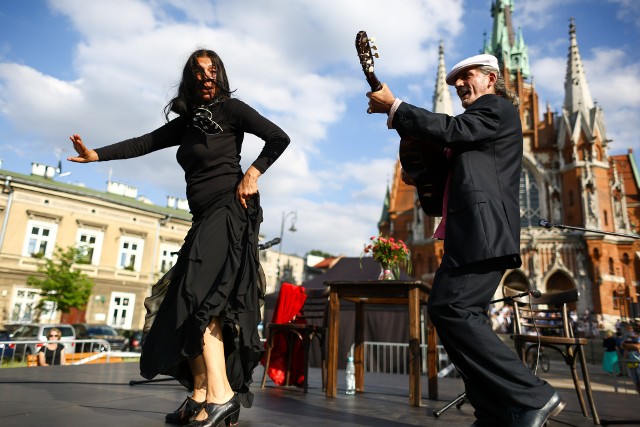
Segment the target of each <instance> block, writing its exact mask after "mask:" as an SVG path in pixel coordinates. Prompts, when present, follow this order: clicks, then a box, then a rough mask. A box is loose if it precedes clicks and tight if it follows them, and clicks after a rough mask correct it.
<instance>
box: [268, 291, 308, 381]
mask: <svg viewBox="0 0 640 427" xmlns="http://www.w3.org/2000/svg"><path fill="white" fill-rule="evenodd" d="M306 299H307V294H306V293H305V289H304V288H303V287H302V286H296V285H292V284H290V283H283V284H282V286H281V287H280V293H279V294H278V300H277V301H276V306H275V308H274V311H273V318H272V319H271V323H306V321H305V320H304V319H299V318H298V315H299V314H300V311H301V310H302V306H303V305H304V302H305V300H306ZM265 346H266V343H265ZM291 351H292V356H291V375H290V378H289V383H290V384H291V385H298V386H300V385H302V384H303V383H304V366H303V364H304V360H303V349H302V343H301V341H300V340H298V339H297V338H296V339H295V341H294V346H293V349H291ZM262 364H263V365H264V364H265V357H263V358H262ZM267 374H268V375H269V377H270V378H271V379H272V380H273V382H274V383H276V384H278V385H283V384H284V382H285V381H286V378H287V334H278V335H276V336H275V338H274V343H273V349H272V350H271V360H270V361H269V369H268V370H267Z"/></svg>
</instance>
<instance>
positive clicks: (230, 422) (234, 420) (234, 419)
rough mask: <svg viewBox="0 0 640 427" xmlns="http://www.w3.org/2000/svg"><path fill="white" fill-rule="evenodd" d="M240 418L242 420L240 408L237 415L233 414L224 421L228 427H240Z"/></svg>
mask: <svg viewBox="0 0 640 427" xmlns="http://www.w3.org/2000/svg"><path fill="white" fill-rule="evenodd" d="M238 418H240V408H238V412H236V413H235V414H231V415H229V416H228V417H227V418H225V419H224V425H225V426H227V427H229V426H237V425H238Z"/></svg>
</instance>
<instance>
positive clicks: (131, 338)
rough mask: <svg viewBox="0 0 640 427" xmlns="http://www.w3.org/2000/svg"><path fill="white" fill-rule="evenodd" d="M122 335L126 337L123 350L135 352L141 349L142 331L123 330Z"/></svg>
mask: <svg viewBox="0 0 640 427" xmlns="http://www.w3.org/2000/svg"><path fill="white" fill-rule="evenodd" d="M122 335H124V336H125V337H127V343H126V344H125V346H124V350H125V351H134V352H136V353H140V352H141V351H142V331H123V332H122Z"/></svg>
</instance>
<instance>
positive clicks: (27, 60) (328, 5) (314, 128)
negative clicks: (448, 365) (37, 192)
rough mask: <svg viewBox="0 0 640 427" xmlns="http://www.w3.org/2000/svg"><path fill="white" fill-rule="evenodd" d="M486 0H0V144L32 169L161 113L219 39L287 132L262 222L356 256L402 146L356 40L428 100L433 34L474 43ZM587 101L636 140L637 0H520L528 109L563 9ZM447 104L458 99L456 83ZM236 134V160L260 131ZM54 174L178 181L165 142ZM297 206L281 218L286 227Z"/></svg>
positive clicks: (483, 26)
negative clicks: (160, 147) (370, 42)
mask: <svg viewBox="0 0 640 427" xmlns="http://www.w3.org/2000/svg"><path fill="white" fill-rule="evenodd" d="M490 5H491V1H490V0H466V1H463V0H449V1H446V2H443V1H442V0H423V1H418V0H403V1H394V2H392V1H383V0H324V1H317V0H315V1H308V0H298V1H295V2H294V1H288V0H241V1H230V0H227V1H213V0H212V1H204V0H202V1H197V0H190V1H185V0H94V1H91V2H87V1H84V0H48V1H47V0H0V159H3V164H2V169H5V170H9V171H15V172H20V173H26V174H28V173H29V172H30V168H31V162H38V163H45V164H49V165H56V164H57V162H58V158H62V159H64V158H66V157H67V156H68V155H70V154H71V153H72V147H71V143H70V142H69V139H68V136H69V135H70V134H72V133H79V134H80V135H82V137H83V138H84V140H85V142H86V143H87V144H88V145H89V146H91V147H98V146H102V145H106V144H109V143H112V142H117V141H119V140H122V139H125V138H128V137H132V136H137V135H141V134H144V133H146V132H148V131H150V130H152V129H154V128H156V127H158V126H160V125H161V124H162V123H163V116H162V109H163V107H164V105H165V104H166V102H167V101H168V99H169V98H170V97H171V96H172V95H173V92H174V89H175V85H176V83H177V82H178V78H179V75H180V71H181V68H182V66H183V65H184V61H185V60H186V58H187V56H188V55H189V54H190V53H191V52H192V51H193V50H194V49H196V48H199V47H207V48H212V49H214V50H216V51H217V52H218V53H219V54H220V56H221V57H222V59H223V60H224V62H225V66H226V68H227V72H228V74H229V79H230V82H231V85H232V87H233V88H235V89H237V91H236V96H237V97H238V98H240V99H242V100H243V101H245V102H247V103H248V104H249V105H251V106H253V107H254V108H256V109H257V110H259V111H260V112H261V113H262V114H264V115H265V116H266V117H268V118H270V119H271V120H273V121H274V122H275V123H277V124H278V125H280V126H281V127H282V128H283V129H284V130H285V131H286V132H287V133H288V134H289V135H290V136H291V139H292V144H291V146H290V148H289V149H288V150H287V151H286V152H285V154H284V155H283V156H282V157H281V158H280V160H279V161H278V162H277V163H276V164H275V165H274V166H273V167H272V168H271V169H270V170H269V171H268V172H267V173H266V174H265V175H264V176H263V177H262V178H261V179H260V182H259V184H260V192H261V195H262V203H263V208H264V211H265V222H264V223H263V226H262V233H263V234H264V235H265V236H266V238H268V239H269V238H272V237H277V236H279V234H280V227H281V220H282V218H283V214H286V213H288V212H291V211H295V212H296V214H297V221H296V229H297V230H298V231H297V232H295V233H291V232H288V231H285V236H284V240H283V246H282V250H283V251H285V252H290V253H297V254H299V255H303V254H305V253H306V252H308V251H309V250H311V249H321V250H324V251H327V252H330V253H333V254H336V255H337V254H344V255H347V256H358V255H360V252H361V250H362V247H363V245H364V244H365V243H366V242H367V240H368V239H369V237H370V236H371V235H372V234H375V233H376V224H377V221H378V219H379V217H380V213H381V209H382V203H383V199H384V194H385V190H386V186H387V183H388V182H389V179H390V176H391V173H392V171H393V165H394V162H395V160H396V157H397V148H398V137H397V135H396V134H395V132H393V131H389V130H387V129H386V127H385V121H384V117H383V116H379V115H374V116H369V115H367V114H366V113H365V110H366V105H367V99H366V97H365V96H364V94H365V92H366V91H367V85H366V82H365V81H364V78H363V76H362V71H361V68H360V66H359V64H358V61H357V58H356V54H355V48H354V39H355V35H356V33H357V32H358V31H359V30H366V31H367V32H368V33H369V34H370V35H374V36H376V39H377V45H378V47H379V49H380V53H381V57H380V58H379V59H378V60H377V61H376V74H377V75H378V77H379V78H380V79H381V80H382V81H384V82H387V83H388V84H389V85H390V87H391V88H392V90H393V91H394V93H395V94H396V96H399V97H401V98H402V99H404V100H406V101H408V102H411V103H413V104H416V105H420V106H424V107H426V108H430V107H431V102H432V101H431V97H432V93H433V86H434V83H435V75H436V66H437V60H438V57H437V56H438V55H437V49H438V43H439V41H440V40H441V39H442V40H443V41H444V45H445V61H446V64H447V66H448V67H451V66H452V65H454V64H455V63H456V62H458V61H459V60H461V59H463V58H465V57H468V56H471V55H474V54H477V53H478V52H479V50H480V49H481V48H482V44H483V33H485V32H486V33H488V34H490V32H491V27H492V23H493V21H492V18H491V14H490ZM570 17H573V18H574V19H575V24H576V28H577V38H578V44H579V47H580V53H581V56H582V58H583V60H584V64H585V71H586V75H587V80H588V82H589V87H590V89H591V93H592V95H593V98H594V100H596V101H597V102H598V104H599V105H601V106H602V108H603V109H604V115H605V123H606V129H607V133H608V137H609V139H611V140H612V141H613V142H612V143H611V144H610V147H609V154H621V153H626V152H627V149H628V148H633V149H634V151H635V152H636V153H640V137H639V136H638V135H639V133H638V130H637V121H638V117H640V89H639V85H638V83H639V79H638V76H640V53H639V52H638V46H639V45H640V2H639V1H636V0H526V1H524V0H515V10H514V13H513V21H514V25H515V27H522V31H523V34H524V40H525V42H526V43H527V45H528V47H529V58H530V65H531V70H532V74H533V78H534V82H535V85H536V88H537V90H538V93H539V96H540V103H541V105H540V108H541V111H544V109H545V105H546V104H547V103H549V105H550V106H551V108H552V110H554V111H558V110H559V109H560V108H561V106H562V101H563V96H564V76H565V71H566V58H567V52H568V47H569V35H568V30H569V18H570ZM453 104H454V106H455V108H454V111H455V112H456V113H460V112H461V111H462V109H461V108H460V107H459V102H458V101H457V97H455V96H454V97H453ZM261 146H262V145H261V141H259V140H257V139H255V138H252V137H248V138H247V139H246V140H245V145H244V149H243V164H244V165H247V164H249V163H250V162H251V161H253V159H255V157H256V156H257V154H258V152H259V151H260V148H261ZM63 170H64V171H66V172H71V174H70V175H68V176H65V177H60V178H57V179H58V180H60V181H63V182H71V183H83V184H84V185H86V186H89V187H92V188H96V189H101V190H104V189H106V182H107V179H108V177H109V175H110V174H111V176H112V179H113V180H114V181H117V182H121V183H125V184H129V185H133V186H136V187H137V188H138V194H139V195H144V196H145V197H147V198H149V199H151V200H152V201H153V202H154V203H156V204H159V205H164V203H165V200H166V196H168V195H174V196H178V197H184V179H183V175H182V171H181V169H180V167H179V166H178V165H177V163H176V162H175V150H165V151H164V152H161V153H154V154H152V155H149V156H146V157H144V158H138V159H132V160H126V161H119V162H105V163H93V164H90V165H80V164H72V163H69V162H66V161H64V162H63ZM292 219H293V215H288V216H287V217H286V224H285V230H286V229H288V228H289V227H290V225H291V220H292Z"/></svg>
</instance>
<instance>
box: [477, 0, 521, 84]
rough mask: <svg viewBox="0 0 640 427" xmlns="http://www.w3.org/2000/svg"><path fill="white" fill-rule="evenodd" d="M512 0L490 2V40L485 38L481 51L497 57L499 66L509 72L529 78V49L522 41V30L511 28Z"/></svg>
mask: <svg viewBox="0 0 640 427" xmlns="http://www.w3.org/2000/svg"><path fill="white" fill-rule="evenodd" d="M513 4H514V0H496V1H495V2H492V4H491V16H492V17H493V30H492V33H491V40H490V41H489V42H487V40H486V39H485V41H484V46H483V48H482V53H488V54H491V55H494V56H495V57H496V58H498V62H499V64H500V68H506V69H507V70H508V71H509V73H511V74H512V75H515V74H516V73H517V72H518V71H520V74H521V75H522V78H525V79H526V78H529V76H530V75H531V72H530V70H529V49H528V48H527V45H526V44H525V43H524V37H523V36H522V30H519V31H518V35H517V37H516V34H515V32H514V30H513V21H512V19H511V14H512V13H513V8H514V6H513Z"/></svg>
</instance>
